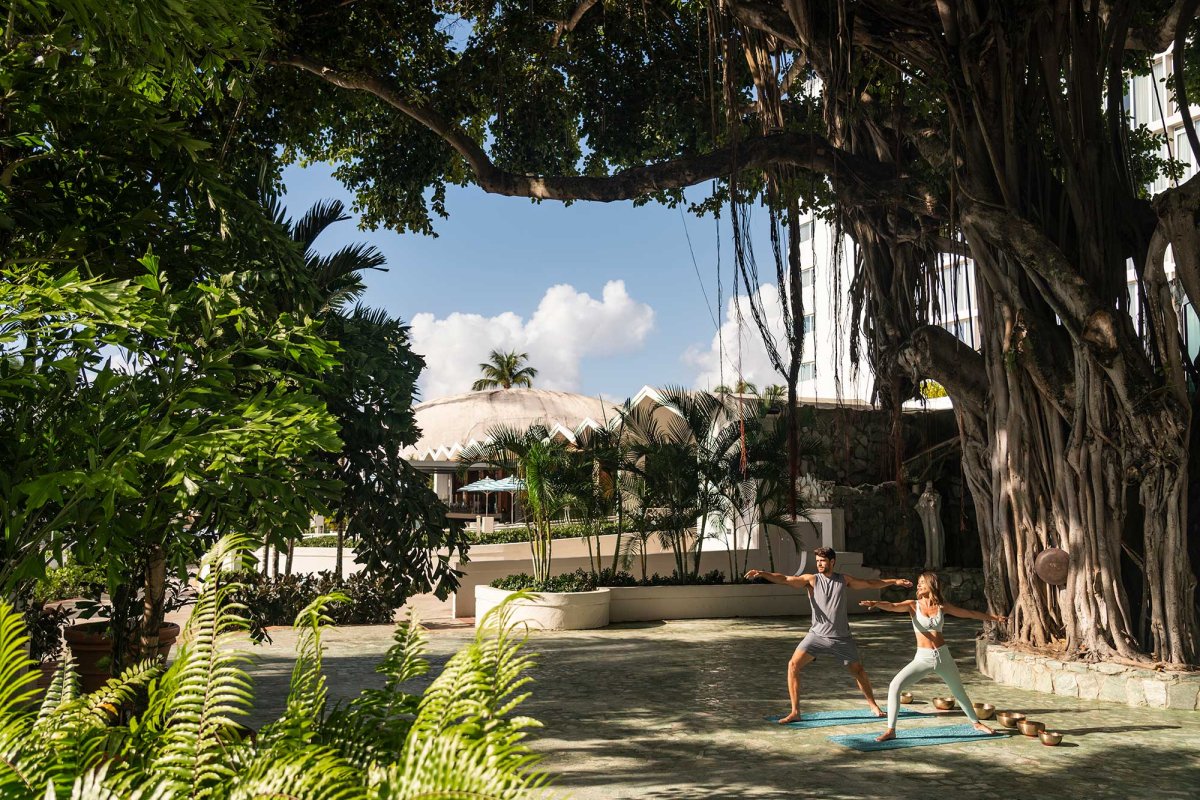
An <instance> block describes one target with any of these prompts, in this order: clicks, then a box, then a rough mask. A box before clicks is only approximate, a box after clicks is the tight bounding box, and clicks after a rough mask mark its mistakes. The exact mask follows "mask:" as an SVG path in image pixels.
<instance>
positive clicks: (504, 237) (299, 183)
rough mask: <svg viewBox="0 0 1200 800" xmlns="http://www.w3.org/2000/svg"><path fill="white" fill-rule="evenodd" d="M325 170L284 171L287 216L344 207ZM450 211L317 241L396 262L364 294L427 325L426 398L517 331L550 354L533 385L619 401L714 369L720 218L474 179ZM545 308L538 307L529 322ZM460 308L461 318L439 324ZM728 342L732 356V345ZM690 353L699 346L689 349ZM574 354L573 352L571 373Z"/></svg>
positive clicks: (453, 196)
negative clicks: (479, 184) (426, 222)
mask: <svg viewBox="0 0 1200 800" xmlns="http://www.w3.org/2000/svg"><path fill="white" fill-rule="evenodd" d="M329 173H330V169H329V167H328V166H326V165H313V166H310V167H307V168H301V167H292V168H289V169H288V170H287V171H286V172H285V173H284V182H285V185H286V192H285V197H284V200H285V203H286V204H287V206H288V210H289V213H290V214H291V215H292V216H294V217H295V216H299V215H300V214H302V213H303V212H304V210H305V209H307V208H308V206H309V205H311V204H312V203H313V202H315V201H316V200H319V199H323V198H335V197H336V198H340V199H342V200H343V201H344V202H345V203H346V205H347V207H349V206H350V201H351V198H350V196H349V193H348V192H347V191H346V190H345V189H344V188H343V187H342V186H341V184H339V183H338V182H337V181H336V180H335V179H333V178H332V177H331V176H330V174H329ZM697 191H699V190H697ZM447 207H448V209H449V212H450V218H449V219H446V220H439V221H437V222H436V223H435V228H436V230H437V232H438V234H439V235H438V236H437V237H436V238H435V237H429V236H421V235H418V234H404V235H400V234H397V233H395V232H393V231H385V230H379V231H373V232H372V231H363V230H360V229H358V227H357V226H356V224H355V222H344V223H341V224H340V225H337V226H335V227H333V228H331V229H330V230H329V231H327V232H326V233H325V235H324V236H322V238H321V239H320V240H319V241H318V245H319V247H320V249H322V250H331V249H334V248H336V247H338V246H340V245H342V244H346V243H348V242H355V241H364V242H369V243H371V244H373V245H375V246H376V247H378V248H379V249H380V250H382V251H383V253H384V254H385V255H386V256H387V259H388V267H389V269H390V271H389V272H386V273H368V274H367V276H366V281H367V286H368V290H367V294H366V297H365V298H364V301H365V302H366V303H367V304H369V305H373V306H380V307H383V308H385V309H387V310H388V311H389V312H390V313H392V314H393V315H395V316H399V317H400V318H402V319H403V320H405V321H406V322H413V321H414V320H420V321H421V322H422V323H423V324H422V325H421V326H420V330H422V331H426V332H427V333H426V334H424V345H425V349H426V350H429V352H423V351H422V347H421V346H419V345H420V344H421V343H420V342H418V341H414V349H417V350H418V352H422V354H423V355H426V356H427V359H428V360H430V361H431V369H430V375H429V376H427V378H428V380H427V381H426V383H425V384H424V389H425V396H424V399H431V398H432V397H433V396H437V395H440V394H444V393H446V387H447V386H452V385H453V386H455V387H456V388H457V384H458V383H461V382H465V381H466V376H467V373H469V375H470V377H473V376H474V374H475V371H476V370H475V363H476V362H477V361H479V360H482V358H483V357H484V356H485V355H486V353H487V350H488V349H490V347H491V346H492V345H495V344H501V345H502V346H503V345H506V344H510V343H515V345H514V346H521V343H522V342H524V341H526V339H523V338H522V337H526V338H527V340H528V341H530V342H533V344H532V345H531V346H530V347H529V349H530V350H531V354H532V353H533V352H534V351H539V352H542V353H543V355H542V356H541V359H542V361H543V362H545V363H540V364H539V363H537V361H534V363H533V366H535V367H539V368H541V369H542V370H543V373H544V375H543V376H541V377H542V378H544V380H539V382H538V383H541V384H543V385H546V384H550V385H551V386H552V387H553V388H571V389H573V390H576V391H580V392H583V393H586V394H591V395H596V394H601V393H603V394H604V395H606V396H610V397H615V398H623V397H626V396H628V395H630V394H632V393H633V392H636V391H637V390H638V389H639V388H641V387H642V386H643V385H644V384H647V383H649V384H655V385H663V384H668V383H680V384H685V385H689V386H690V385H694V384H696V382H697V380H698V379H700V380H701V381H702V382H703V380H702V379H701V378H700V376H701V373H702V371H703V370H702V364H701V360H702V359H704V358H705V357H706V355H705V354H707V358H708V362H707V363H708V365H709V367H711V366H712V363H713V358H712V353H711V348H712V340H713V337H714V334H715V326H714V323H713V317H712V314H714V313H716V310H715V306H716V303H717V291H716V277H717V276H716V271H717V233H716V224H715V223H714V221H713V220H712V218H704V219H698V218H696V217H693V216H690V215H688V216H687V217H686V223H685V219H684V217H683V216H681V214H680V212H679V210H678V209H668V208H665V207H663V206H659V205H648V206H642V207H640V208H634V207H633V204H632V203H611V204H603V203H577V204H574V205H572V206H564V205H563V204H561V203H555V202H545V203H541V204H533V203H532V202H530V201H529V200H526V199H522V198H509V197H499V196H495V195H488V194H486V193H485V192H483V191H482V190H480V189H478V188H476V187H473V186H472V187H467V188H465V189H458V188H452V189H450V191H449V192H448V198H447ZM685 224H686V226H687V232H688V233H690V235H691V242H692V246H693V248H694V250H695V258H696V264H697V265H698V267H699V274H700V277H699V278H698V277H697V274H696V267H695V266H693V262H692V256H691V254H690V253H689V250H688V240H687V238H686V236H685V228H684V226H685ZM726 230H727V229H726ZM725 238H726V239H728V236H727V235H726V237H725ZM721 253H722V262H721V263H722V273H723V276H724V280H725V282H726V287H725V293H726V299H728V292H729V287H728V282H729V280H730V277H731V262H730V260H729V253H730V250H729V243H728V241H724V242H722V244H721ZM701 279H702V281H703V284H704V289H705V290H707V292H708V299H709V301H710V302H711V304H712V310H711V311H710V307H709V306H707V305H706V303H705V297H704V294H703V292H702V289H701ZM611 281H623V282H624V289H625V291H624V293H623V294H622V293H621V292H619V291H618V288H617V287H610V292H609V293H608V294H605V286H606V284H608V283H609V282H611ZM559 284H567V285H569V286H570V287H571V289H572V290H571V291H569V290H566V289H560V290H559V291H557V292H556V293H555V294H554V295H553V296H548V295H547V290H549V289H550V288H551V287H552V286H555V285H559ZM583 294H586V295H588V296H589V297H590V298H591V301H592V302H590V303H589V302H587V299H586V298H583V297H581V295H583ZM539 306H542V307H543V311H542V313H541V314H540V315H539V318H538V322H537V323H535V324H531V320H532V318H533V316H534V314H535V312H536V311H537V310H538V308H539ZM647 307H649V308H648V309H647ZM650 310H652V323H651V320H650V316H651V315H650V313H649V312H650ZM456 314H457V315H458V316H456V317H454V320H456V321H457V322H456V324H454V325H441V324H440V323H442V322H444V321H445V320H446V319H447V318H449V317H451V316H452V315H456ZM463 315H479V316H478V317H466V316H463ZM513 315H515V317H514V316H513ZM517 318H519V319H517ZM417 333H418V326H416V325H414V339H415V340H419V339H421V336H418V335H417ZM452 338H456V339H457V340H458V341H455V342H453V348H452V349H450V345H451V344H452V343H451V342H449V341H447V340H449V339H452ZM431 342H436V343H437V344H436V345H434V344H431ZM560 345H561V346H560ZM730 347H731V345H728V344H727V352H733V351H732V350H731V349H730ZM539 348H540V350H539ZM548 348H552V350H551V349H548ZM689 349H691V350H692V351H693V355H692V357H691V358H690V359H685V353H687V352H688V351H689ZM563 351H566V352H565V354H564V353H563ZM476 356H478V357H476ZM555 359H558V360H557V361H556V360H555ZM531 360H533V359H532V358H531ZM571 361H574V362H576V363H575V368H576V370H577V371H576V372H575V373H572V367H571V365H570V363H569V362H571ZM467 362H469V363H467ZM439 370H440V372H438V371H439ZM464 370H466V371H465V372H464ZM710 371H711V370H710ZM439 375H440V376H441V379H440V380H439V381H435V383H436V384H437V386H440V387H441V390H437V389H436V388H435V387H434V386H433V385H431V381H434V379H435V378H438V376H439ZM573 375H574V376H573ZM728 382H732V380H730V381H728ZM535 385H536V384H535ZM468 388H469V386H468V385H463V386H461V388H457V390H458V391H466V390H467V389H468Z"/></svg>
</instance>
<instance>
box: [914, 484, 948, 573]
mask: <svg viewBox="0 0 1200 800" xmlns="http://www.w3.org/2000/svg"><path fill="white" fill-rule="evenodd" d="M917 514H918V515H920V517H921V527H923V528H924V529H925V569H940V568H941V567H942V566H943V565H944V564H945V563H946V549H945V548H946V545H945V537H944V536H943V535H942V496H941V495H940V494H938V492H937V490H936V489H934V488H933V481H926V482H925V491H924V492H922V493H921V496H920V497H919V498H917Z"/></svg>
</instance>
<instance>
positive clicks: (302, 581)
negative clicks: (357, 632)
mask: <svg viewBox="0 0 1200 800" xmlns="http://www.w3.org/2000/svg"><path fill="white" fill-rule="evenodd" d="M230 579H231V580H232V581H233V582H235V583H236V584H237V585H238V588H237V589H236V590H235V591H234V592H233V595H232V597H233V600H234V601H235V602H236V603H237V604H238V605H240V606H243V607H244V608H245V610H244V611H243V612H242V613H243V615H244V616H245V618H246V620H247V622H248V624H249V626H250V633H251V636H252V637H253V638H255V639H256V640H262V639H267V640H269V639H270V636H269V635H268V633H267V631H266V628H267V627H268V626H272V625H288V624H290V623H291V621H292V620H295V619H296V618H297V617H298V616H299V615H300V613H301V612H302V611H303V610H304V609H305V608H307V607H309V606H310V605H312V604H313V603H314V602H316V600H317V598H319V597H324V596H326V595H332V594H335V593H336V594H338V595H340V597H341V599H339V600H338V601H336V602H331V603H329V604H328V605H327V606H326V607H325V608H324V609H323V611H322V613H323V614H325V615H326V616H328V617H329V619H330V620H331V621H332V622H333V623H335V624H337V625H381V624H386V623H389V622H391V621H392V619H393V617H394V616H395V609H396V608H397V607H398V606H399V605H400V604H401V603H403V602H404V600H405V597H403V596H398V593H397V591H396V588H395V586H394V585H393V584H392V583H390V582H389V581H388V580H387V579H386V578H383V577H379V576H375V577H372V576H369V575H366V574H365V573H361V572H357V573H354V574H352V575H350V577H348V578H346V579H344V580H341V581H339V580H337V579H336V577H335V574H334V573H333V572H328V571H326V572H318V573H316V574H315V575H309V574H306V575H280V576H278V577H273V578H272V577H268V576H266V575H263V574H261V573H258V572H239V573H236V574H234V575H231V576H230Z"/></svg>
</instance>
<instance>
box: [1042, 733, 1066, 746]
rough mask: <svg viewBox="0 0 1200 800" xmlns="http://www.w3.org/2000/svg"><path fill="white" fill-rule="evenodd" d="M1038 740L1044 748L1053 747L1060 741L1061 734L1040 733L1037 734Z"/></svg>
mask: <svg viewBox="0 0 1200 800" xmlns="http://www.w3.org/2000/svg"><path fill="white" fill-rule="evenodd" d="M1038 738H1039V739H1041V740H1042V744H1044V745H1046V747H1054V746H1055V745H1057V744H1058V743H1059V742H1061V741H1062V734H1061V733H1059V732H1058V731H1042V732H1041V733H1039V734H1038Z"/></svg>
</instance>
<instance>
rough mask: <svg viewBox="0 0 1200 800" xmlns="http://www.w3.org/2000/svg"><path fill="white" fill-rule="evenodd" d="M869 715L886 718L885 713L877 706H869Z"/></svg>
mask: <svg viewBox="0 0 1200 800" xmlns="http://www.w3.org/2000/svg"><path fill="white" fill-rule="evenodd" d="M871 713H872V714H874V715H875V716H877V717H886V716H887V713H886V712H884V710H883V709H882V708H880V707H879V706H878V705H873V706H871Z"/></svg>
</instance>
